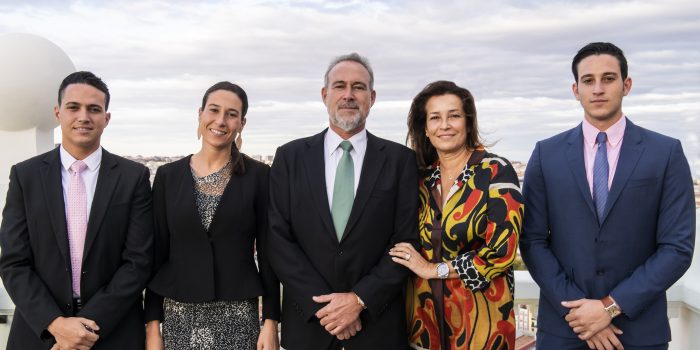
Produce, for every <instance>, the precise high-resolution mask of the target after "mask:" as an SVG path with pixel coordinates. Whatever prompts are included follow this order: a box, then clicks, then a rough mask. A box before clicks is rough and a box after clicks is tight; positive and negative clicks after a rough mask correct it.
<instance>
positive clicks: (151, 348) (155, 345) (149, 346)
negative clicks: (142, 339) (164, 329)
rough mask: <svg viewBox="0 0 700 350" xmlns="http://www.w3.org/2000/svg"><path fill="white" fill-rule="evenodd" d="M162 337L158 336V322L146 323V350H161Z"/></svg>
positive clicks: (162, 347)
mask: <svg viewBox="0 0 700 350" xmlns="http://www.w3.org/2000/svg"><path fill="white" fill-rule="evenodd" d="M163 349H164V346H163V337H162V336H161V334H160V321H158V320H153V321H148V323H146V350H163Z"/></svg>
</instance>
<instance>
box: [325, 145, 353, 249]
mask: <svg viewBox="0 0 700 350" xmlns="http://www.w3.org/2000/svg"><path fill="white" fill-rule="evenodd" d="M339 147H340V148H342V149H343V155H342V156H341V157H340V161H339V162H338V168H336V170H335V184H334V185H333V205H332V207H331V216H332V217H333V226H335V234H336V235H337V236H338V241H340V239H341V238H342V237H343V232H344V231H345V225H347V223H348V218H349V217H350V210H352V202H353V200H354V199H355V165H354V164H353V162H352V157H351V156H350V150H352V143H350V141H347V140H346V141H343V142H341V143H340V146H339Z"/></svg>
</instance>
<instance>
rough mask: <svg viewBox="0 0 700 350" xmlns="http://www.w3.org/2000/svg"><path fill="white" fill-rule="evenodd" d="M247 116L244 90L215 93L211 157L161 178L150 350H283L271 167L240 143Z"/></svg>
mask: <svg viewBox="0 0 700 350" xmlns="http://www.w3.org/2000/svg"><path fill="white" fill-rule="evenodd" d="M247 109H248V98H247V96H246V93H245V91H243V89H241V88H240V87H239V86H237V85H235V84H232V83H229V82H220V83H217V84H215V85H213V86H212V87H210V88H209V89H208V90H207V92H206V93H205V94H204V98H203V99H202V107H201V108H200V109H199V127H198V129H197V134H198V136H199V137H200V138H201V140H202V148H201V150H200V151H199V152H198V153H196V154H194V155H191V156H189V157H185V158H183V159H181V160H179V161H176V162H173V163H170V164H167V165H163V166H162V167H160V168H159V169H158V171H157V172H156V177H155V180H154V183H153V209H154V215H155V223H156V225H155V226H156V239H155V242H156V243H155V269H154V277H153V279H152V280H151V282H150V283H149V285H148V289H147V290H146V304H145V309H146V321H147V327H146V334H147V341H146V343H147V348H148V350H153V349H162V348H163V347H165V348H166V349H258V350H259V349H264V350H277V349H279V341H278V338H277V322H278V320H279V317H280V298H279V282H278V280H277V277H276V276H275V275H274V273H273V272H272V270H271V268H270V265H269V263H268V261H267V257H266V256H265V239H266V230H267V201H268V174H269V167H268V166H267V165H265V164H262V163H260V162H257V161H254V160H252V159H251V158H249V157H247V156H245V155H244V154H242V153H240V152H239V150H238V147H239V146H237V145H236V140H237V139H238V140H240V132H241V131H242V130H243V126H244V125H245V122H246V119H245V115H246V112H247ZM255 247H257V259H258V268H259V269H258V268H256V263H255V258H254V252H255ZM258 296H262V313H263V319H264V324H263V327H262V329H260V324H259V321H258ZM161 322H162V334H161V327H160V323H161Z"/></svg>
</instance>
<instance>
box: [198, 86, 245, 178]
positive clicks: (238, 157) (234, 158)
mask: <svg viewBox="0 0 700 350" xmlns="http://www.w3.org/2000/svg"><path fill="white" fill-rule="evenodd" d="M218 90H225V91H229V92H232V93H233V94H235V95H236V96H238V98H240V99H241V119H245V115H246V113H248V94H246V93H245V90H243V88H242V87H240V86H238V85H236V84H234V83H231V82H228V81H220V82H218V83H216V84H214V85H212V86H211V87H210V88H208V89H207V91H206V92H205V93H204V97H202V108H201V109H202V110H204V108H205V106H206V105H207V100H208V99H209V95H210V94H211V93H212V92H214V91H218ZM243 158H244V155H243V153H241V152H240V151H239V150H238V147H236V140H234V141H233V142H232V143H231V162H232V163H233V173H234V174H236V175H243V174H245V162H244V160H243Z"/></svg>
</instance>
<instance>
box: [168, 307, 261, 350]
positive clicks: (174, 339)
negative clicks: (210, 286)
mask: <svg viewBox="0 0 700 350" xmlns="http://www.w3.org/2000/svg"><path fill="white" fill-rule="evenodd" d="M163 313H164V319H163V341H164V345H165V349H167V350H190V349H198V350H199V349H202V350H226V349H236V350H239V349H240V350H249V349H250V350H255V347H256V344H257V341H258V335H259V334H260V322H259V321H258V299H257V298H253V299H248V300H235V301H212V302H203V303H181V302H178V301H175V300H172V299H169V298H165V300H164V302H163Z"/></svg>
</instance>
